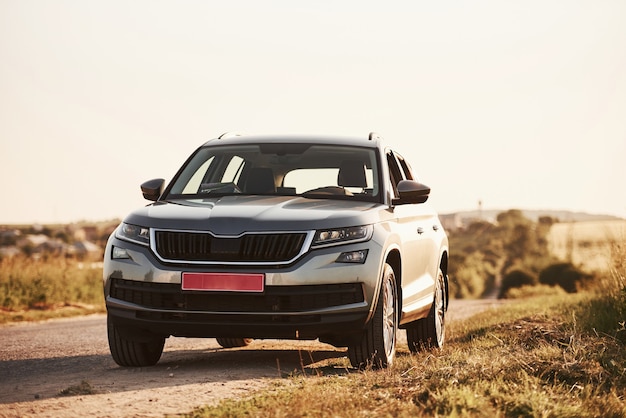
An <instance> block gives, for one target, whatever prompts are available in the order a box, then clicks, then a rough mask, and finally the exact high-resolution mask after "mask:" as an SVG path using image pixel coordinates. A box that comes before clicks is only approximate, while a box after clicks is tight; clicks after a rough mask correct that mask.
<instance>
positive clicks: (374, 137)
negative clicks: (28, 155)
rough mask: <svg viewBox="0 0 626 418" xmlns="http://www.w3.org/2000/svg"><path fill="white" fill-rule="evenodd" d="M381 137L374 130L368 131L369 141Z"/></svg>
mask: <svg viewBox="0 0 626 418" xmlns="http://www.w3.org/2000/svg"><path fill="white" fill-rule="evenodd" d="M381 139H383V138H382V136H380V135H378V134H377V133H376V132H370V137H369V140H370V141H380V140H381Z"/></svg>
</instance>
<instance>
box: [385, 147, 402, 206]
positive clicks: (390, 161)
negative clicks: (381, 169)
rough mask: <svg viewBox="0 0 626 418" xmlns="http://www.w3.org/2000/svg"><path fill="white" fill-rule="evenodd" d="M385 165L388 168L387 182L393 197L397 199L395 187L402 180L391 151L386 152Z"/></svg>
mask: <svg viewBox="0 0 626 418" xmlns="http://www.w3.org/2000/svg"><path fill="white" fill-rule="evenodd" d="M387 165H388V166H389V181H390V183H391V189H392V190H393V195H394V197H399V195H398V188H397V186H398V183H399V182H400V180H403V178H402V171H401V170H400V167H399V166H398V162H397V161H396V158H395V157H394V155H393V153H392V152H391V151H389V152H387Z"/></svg>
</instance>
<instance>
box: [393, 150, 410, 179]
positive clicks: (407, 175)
mask: <svg viewBox="0 0 626 418" xmlns="http://www.w3.org/2000/svg"><path fill="white" fill-rule="evenodd" d="M396 158H397V159H398V162H399V163H400V167H402V171H403V172H404V178H405V179H406V180H414V178H413V171H412V170H411V166H410V165H409V163H407V162H406V160H405V159H404V158H403V157H402V156H401V155H398V154H396Z"/></svg>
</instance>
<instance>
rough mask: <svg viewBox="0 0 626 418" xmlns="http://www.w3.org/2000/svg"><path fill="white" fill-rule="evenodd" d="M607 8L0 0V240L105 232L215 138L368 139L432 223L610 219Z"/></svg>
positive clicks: (614, 68) (612, 60)
mask: <svg viewBox="0 0 626 418" xmlns="http://www.w3.org/2000/svg"><path fill="white" fill-rule="evenodd" d="M625 22H626V2H625V1H623V0H615V1H610V0H606V1H605V0H590V1H577V0H565V1H552V0H542V1H534V0H530V1H506V0H491V1H481V0H476V1H463V0H459V1H448V2H439V1H417V0H410V1H408V0H407V1H405V0H398V1H388V2H381V1H367V0H362V1H352V0H346V1H342V0H332V1H331V0H320V1H306V2H305V1H293V0H265V1H254V0H228V1H210V0H207V1H193V0H184V1H163V0H160V1H159V0H135V1H126V0H124V1H119V0H107V1H90V0H55V1H40V0H0V189H1V192H0V193H1V196H2V197H1V198H0V199H1V202H2V204H1V205H0V224H22V223H44V224H45V223H68V222H78V221H100V220H111V219H116V218H119V219H121V218H123V217H124V216H125V215H126V214H127V213H128V212H130V211H132V210H133V209H136V208H138V207H141V206H143V205H145V204H147V203H148V202H147V201H146V200H144V199H143V198H142V196H141V192H140V189H139V185H140V184H141V183H142V182H143V181H145V180H149V179H152V178H165V179H167V180H169V179H171V177H172V176H173V175H174V174H175V172H176V170H177V169H178V167H179V166H180V165H181V164H182V163H183V162H184V161H185V159H186V158H187V157H188V156H189V155H190V154H191V153H192V152H193V151H194V150H195V149H196V148H197V147H198V146H200V145H201V144H202V143H204V142H205V141H207V140H209V139H211V138H214V137H216V136H218V135H220V134H221V133H223V132H227V131H236V132H242V133H251V134H323V135H340V136H362V137H363V138H366V137H367V135H368V133H369V132H370V131H375V132H378V133H379V134H380V135H381V136H382V137H383V138H385V141H386V142H387V143H388V144H389V145H390V146H392V147H394V148H395V149H397V150H398V151H399V152H400V154H402V155H403V156H404V157H405V158H406V159H407V160H408V161H409V162H410V164H411V165H412V166H413V169H414V170H415V171H416V172H417V173H418V175H419V177H420V180H421V181H422V182H424V183H426V184H427V185H429V186H430V187H431V188H432V193H431V198H430V202H431V204H432V205H433V206H434V207H435V209H437V210H438V211H439V212H440V213H451V212H455V211H462V210H473V209H476V208H477V206H478V202H482V207H483V209H503V210H505V209H512V208H515V209H540V210H548V209H552V210H572V211H582V212H588V213H595V214H610V215H616V216H620V217H624V218H626V187H624V180H625V179H626V163H625V161H624V160H625V158H626V24H625Z"/></svg>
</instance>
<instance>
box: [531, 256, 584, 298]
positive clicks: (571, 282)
mask: <svg viewBox="0 0 626 418" xmlns="http://www.w3.org/2000/svg"><path fill="white" fill-rule="evenodd" d="M593 278H594V276H593V275H591V274H588V273H585V272H584V271H582V270H580V269H578V268H576V266H574V265H573V264H572V263H555V264H552V265H550V266H548V267H546V268H545V269H543V270H542V271H541V272H540V273H539V282H540V283H542V284H546V285H549V286H560V287H562V288H563V289H564V290H565V291H566V292H568V293H576V292H578V291H579V290H582V289H584V288H587V287H589V285H590V284H591V282H592V280H593Z"/></svg>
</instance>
